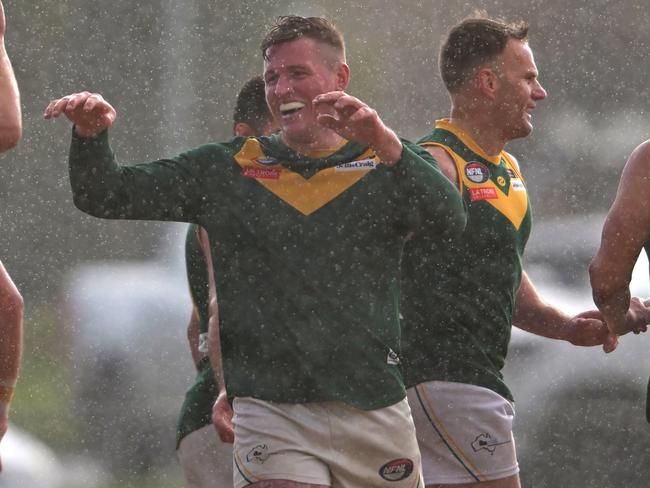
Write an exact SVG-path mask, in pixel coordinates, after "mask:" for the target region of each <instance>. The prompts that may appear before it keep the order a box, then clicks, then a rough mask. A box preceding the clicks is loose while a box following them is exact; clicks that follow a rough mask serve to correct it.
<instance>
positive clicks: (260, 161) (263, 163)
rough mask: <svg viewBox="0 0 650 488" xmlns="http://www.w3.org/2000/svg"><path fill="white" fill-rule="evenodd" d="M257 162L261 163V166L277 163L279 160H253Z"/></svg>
mask: <svg viewBox="0 0 650 488" xmlns="http://www.w3.org/2000/svg"><path fill="white" fill-rule="evenodd" d="M255 162H256V163H257V164H261V165H262V166H271V165H273V164H279V163H280V161H278V160H277V159H275V158H258V159H256V160H255Z"/></svg>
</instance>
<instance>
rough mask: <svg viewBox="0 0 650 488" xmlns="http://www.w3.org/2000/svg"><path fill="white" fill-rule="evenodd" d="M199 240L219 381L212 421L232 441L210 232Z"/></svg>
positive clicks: (210, 345) (211, 350)
mask: <svg viewBox="0 0 650 488" xmlns="http://www.w3.org/2000/svg"><path fill="white" fill-rule="evenodd" d="M199 241H200V242H201V248H202V249H203V254H204V256H205V263H206V266H207V267H208V283H209V292H208V296H209V311H210V318H209V320H208V356H209V358H210V364H211V365H212V370H213V372H214V379H215V382H216V383H217V388H218V390H219V395H218V396H217V400H216V401H215V402H214V406H213V407H212V423H213V424H214V427H215V429H217V433H218V434H219V437H220V438H221V440H222V441H223V442H229V443H232V442H234V440H235V434H234V431H233V427H232V414H233V412H232V407H231V406H230V402H229V401H228V393H227V391H226V381H225V377H224V373H223V361H222V359H221V337H220V335H219V307H218V304H217V287H216V282H215V280H214V269H213V267H212V253H211V252H210V243H209V240H208V234H207V232H206V231H205V229H203V228H202V227H201V230H200V232H199Z"/></svg>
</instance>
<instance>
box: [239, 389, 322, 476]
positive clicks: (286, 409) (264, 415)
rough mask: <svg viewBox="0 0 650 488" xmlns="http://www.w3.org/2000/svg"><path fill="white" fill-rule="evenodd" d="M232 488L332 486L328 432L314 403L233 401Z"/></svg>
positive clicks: (241, 399) (320, 412)
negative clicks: (327, 458)
mask: <svg viewBox="0 0 650 488" xmlns="http://www.w3.org/2000/svg"><path fill="white" fill-rule="evenodd" d="M233 410H234V415H233V426H234V429H235V444H234V450H233V461H234V464H233V466H234V470H235V471H234V473H235V474H234V480H235V487H236V488H242V487H244V486H247V485H249V484H253V485H254V486H255V487H256V488H258V487H267V486H268V487H285V486H286V487H293V486H302V485H307V486H309V485H325V486H329V485H330V484H331V478H330V474H329V469H328V466H327V462H326V461H325V460H324V459H323V457H324V456H323V451H324V450H326V449H327V439H328V438H329V431H328V429H327V421H326V418H325V416H324V413H323V412H322V411H321V410H319V407H318V404H316V405H313V404H286V403H272V402H265V401H262V400H257V399H254V398H235V401H234V402H233Z"/></svg>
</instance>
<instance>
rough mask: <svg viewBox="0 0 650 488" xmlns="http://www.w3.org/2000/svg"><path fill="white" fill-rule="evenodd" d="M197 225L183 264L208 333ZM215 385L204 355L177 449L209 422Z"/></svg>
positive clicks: (203, 265) (201, 326) (187, 399)
mask: <svg viewBox="0 0 650 488" xmlns="http://www.w3.org/2000/svg"><path fill="white" fill-rule="evenodd" d="M197 229H198V227H197V226H196V225H195V224H190V226H189V227H188V229H187V236H186V239H185V267H186V270H187V282H188V284H189V287H190V295H191V296H192V302H193V303H194V305H195V306H196V308H197V310H198V314H199V333H201V334H206V333H207V332H208V317H209V314H208V272H207V269H206V263H205V259H204V257H203V251H202V250H201V245H200V243H199V240H198V236H197ZM217 393H218V391H217V386H216V382H215V380H214V374H213V372H212V368H211V367H210V363H209V361H208V360H207V357H204V358H203V360H202V361H201V362H200V363H199V372H198V373H197V375H196V378H195V380H194V383H193V384H192V387H191V388H190V389H189V390H188V391H187V393H186V394H185V401H184V402H183V406H182V407H181V411H180V415H179V418H178V425H177V428H176V442H177V446H176V447H177V448H178V444H179V443H180V441H181V440H182V439H183V438H184V437H185V436H186V435H187V434H189V433H191V432H194V431H195V430H198V429H200V428H202V427H204V426H206V425H208V424H210V423H211V422H212V419H211V414H212V405H213V404H214V401H215V400H216V399H217Z"/></svg>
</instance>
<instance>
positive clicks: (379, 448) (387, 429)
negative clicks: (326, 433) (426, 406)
mask: <svg viewBox="0 0 650 488" xmlns="http://www.w3.org/2000/svg"><path fill="white" fill-rule="evenodd" d="M328 410H329V412H330V418H331V425H332V441H331V442H332V453H331V455H330V456H331V458H330V460H329V466H330V471H331V473H332V487H336V488H339V487H340V488H357V487H358V488H361V487H368V486H372V487H386V488H388V487H390V488H417V487H419V486H421V485H422V468H421V462H420V452H419V449H418V445H417V440H416V437H415V427H414V425H413V419H412V417H411V410H410V408H409V405H408V402H407V401H406V399H404V400H402V401H400V402H398V403H396V404H394V405H391V406H389V407H385V408H380V409H377V410H369V411H366V410H359V409H356V408H354V407H351V406H349V405H346V404H343V403H338V402H336V403H334V402H332V403H330V404H329V405H328Z"/></svg>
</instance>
